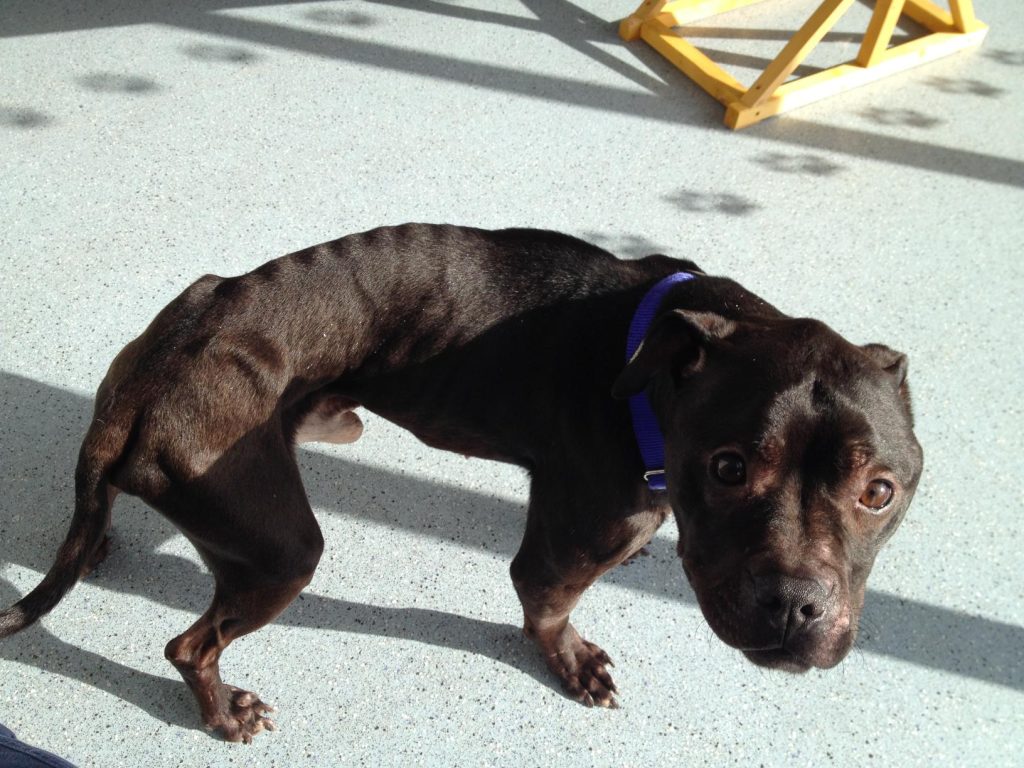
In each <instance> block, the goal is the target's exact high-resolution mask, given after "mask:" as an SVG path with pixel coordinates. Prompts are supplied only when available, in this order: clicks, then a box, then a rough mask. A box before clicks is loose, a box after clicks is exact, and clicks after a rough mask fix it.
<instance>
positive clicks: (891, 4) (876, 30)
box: [857, 0, 906, 67]
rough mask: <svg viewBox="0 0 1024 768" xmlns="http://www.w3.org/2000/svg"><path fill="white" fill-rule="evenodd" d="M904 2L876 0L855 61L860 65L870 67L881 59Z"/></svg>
mask: <svg viewBox="0 0 1024 768" xmlns="http://www.w3.org/2000/svg"><path fill="white" fill-rule="evenodd" d="M905 2H906V0H878V3H877V4H876V5H875V11H874V13H873V14H871V21H870V22H868V28H867V31H866V32H865V33H864V41H863V42H862V43H861V46H860V52H859V53H858V54H857V63H858V64H860V66H862V67H870V66H872V65H873V64H877V63H878V61H879V59H881V57H882V54H883V53H885V49H886V48H888V47H889V42H890V41H891V40H892V33H893V30H894V29H896V22H897V21H899V18H900V14H901V13H902V12H903V4H904V3H905Z"/></svg>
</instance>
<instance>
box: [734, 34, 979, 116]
mask: <svg viewBox="0 0 1024 768" xmlns="http://www.w3.org/2000/svg"><path fill="white" fill-rule="evenodd" d="M987 32H988V27H985V26H984V25H982V28H981V29H977V30H975V31H974V32H968V33H966V34H964V33H959V32H937V33H934V34H931V35H927V36H926V37H922V38H918V39H917V40H911V41H910V42H907V43H903V44H902V45H898V46H895V47H894V48H890V49H889V50H888V51H885V52H884V53H883V54H882V57H881V59H880V60H879V62H878V63H876V64H875V65H873V66H871V67H862V66H860V65H858V64H855V63H849V64H841V65H840V66H838V67H832V68H831V69H826V70H824V71H822V72H817V73H815V74H813V75H808V76H807V77H801V78H800V79H799V80H794V81H792V82H789V83H786V84H784V85H782V86H780V87H779V88H778V90H776V91H775V93H774V94H772V96H771V97H770V98H768V99H767V100H765V101H764V102H762V103H760V104H758V105H757V106H754V107H750V106H747V105H746V104H744V103H743V102H742V101H736V102H733V103H732V104H730V105H729V107H728V108H727V109H726V113H725V124H726V125H728V126H729V127H730V128H736V129H739V128H745V127H746V126H748V125H752V124H754V123H757V122H760V121H761V120H764V119H765V118H767V117H772V116H773V115H778V114H782V113H783V112H789V111H790V110H793V109H796V108H797V107H802V106H804V105H806V104H810V103H811V102H814V101H818V100H819V99H823V98H826V97H828V96H832V95H834V94H836V93H840V92H842V91H847V90H850V89H852V88H857V87H859V86H861V85H866V84H868V83H872V82H875V81H876V80H881V79H882V78H884V77H888V76H889V75H892V74H895V73H897V72H902V71H904V70H907V69H911V68H913V67H917V66H919V65H921V64H926V63H928V62H930V61H933V60H935V59H938V58H942V57H943V56H948V55H950V54H951V53H955V52H957V51H961V50H964V49H966V48H972V47H974V46H977V45H980V44H981V41H982V40H984V38H985V34H986V33H987Z"/></svg>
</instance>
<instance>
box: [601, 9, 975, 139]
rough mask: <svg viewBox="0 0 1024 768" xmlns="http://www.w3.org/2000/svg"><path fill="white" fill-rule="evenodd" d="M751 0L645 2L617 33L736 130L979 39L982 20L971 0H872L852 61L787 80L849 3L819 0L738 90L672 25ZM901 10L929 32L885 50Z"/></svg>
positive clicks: (944, 53) (734, 82) (939, 56)
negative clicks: (704, 98)
mask: <svg viewBox="0 0 1024 768" xmlns="http://www.w3.org/2000/svg"><path fill="white" fill-rule="evenodd" d="M757 2H762V0H646V1H645V2H644V3H642V4H641V5H640V7H639V8H637V9H636V11H634V12H633V14H632V15H630V16H629V17H627V18H625V19H623V21H622V23H621V24H620V25H619V35H620V36H621V37H622V38H623V39H624V40H636V39H637V38H638V37H639V38H643V39H644V40H645V41H646V42H647V43H648V44H649V45H651V46H652V47H653V48H654V49H655V50H656V51H658V53H660V54H661V55H662V56H664V57H665V58H666V59H668V60H669V61H670V62H671V63H672V64H674V65H675V66H676V67H677V68H679V69H680V70H682V72H683V74H685V75H686V76H687V77H689V78H690V79H691V80H693V81H694V82H695V83H696V84H697V85H699V86H700V87H701V88H703V89H704V90H705V91H707V92H708V93H709V94H710V95H711V96H712V97H714V98H715V99H716V100H718V101H719V102H721V103H722V104H724V105H725V108H726V109H725V124H726V125H727V126H729V127H730V128H736V129H738V128H745V127H746V126H748V125H752V124H754V123H757V122H760V121H761V120H764V119H765V118H767V117H772V116H773V115H779V114H782V113H783V112H789V111H790V110H792V109H796V108H797V107H802V106H803V105H805V104H809V103H811V102H812V101H817V100H818V99H822V98H825V97H826V96H832V95H834V94H837V93H841V92H843V91H847V90H850V89H851V88H856V87H857V86H860V85H864V84H866V83H871V82H874V81H875V80H880V79H881V78H883V77H887V76H889V75H891V74H894V73H896V72H902V71H903V70H906V69H910V68H911V67H916V66H918V65H920V64H924V63H926V62H929V61H932V60H934V59H938V58H941V57H943V56H948V55H949V54H951V53H955V52H956V51H961V50H964V49H965V48H972V47H974V46H977V45H980V44H981V41H982V40H983V39H984V37H985V33H986V32H988V26H987V25H985V24H982V23H981V22H980V21H978V20H977V19H976V18H975V16H974V8H973V5H972V0H949V6H950V9H949V10H948V11H946V10H944V9H942V8H940V7H939V6H937V5H936V4H935V3H933V2H932V1H931V0H876V2H875V9H874V12H873V13H872V16H871V20H870V22H868V26H867V29H866V30H865V32H864V39H863V42H862V43H861V46H860V51H859V53H858V54H857V58H856V59H855V60H854V61H851V62H847V63H845V64H840V65H838V66H835V67H830V68H828V69H824V70H822V71H820V72H816V73H814V74H813V75H807V76H805V77H800V78H797V79H795V80H788V78H789V77H790V75H792V74H793V72H794V71H795V70H796V68H797V67H799V66H800V64H801V63H802V62H803V61H804V59H805V58H807V55H808V54H809V53H810V52H811V50H812V49H813V48H814V47H815V46H816V45H817V44H818V43H819V42H821V39H822V38H823V37H825V35H826V34H828V32H829V30H830V29H832V27H833V26H834V25H835V23H836V22H837V21H838V20H839V18H840V17H841V16H842V15H843V14H844V13H845V12H846V11H847V9H848V8H849V7H850V6H851V5H852V4H853V2H854V0H824V1H823V2H822V3H821V5H819V6H818V8H817V10H816V11H814V13H813V14H812V15H811V17H810V18H809V19H808V20H807V21H806V22H805V23H804V25H803V26H802V27H800V29H798V30H797V31H796V33H795V34H794V35H793V37H792V38H791V39H790V40H789V42H788V43H787V44H786V45H785V47H783V49H782V51H781V52H780V53H779V55H778V56H776V57H775V58H774V59H773V60H772V61H771V62H770V63H769V64H768V66H767V67H766V68H765V70H764V72H762V73H761V75H760V77H758V78H757V80H755V81H754V83H753V84H752V85H751V86H750V87H749V88H746V87H744V86H743V84H742V83H740V82H739V81H738V80H736V79H735V78H734V77H733V76H732V75H730V74H729V73H728V72H726V71H725V70H724V69H722V67H720V66H719V65H718V64H716V63H715V62H714V61H712V60H711V59H710V58H709V57H708V56H706V55H705V54H704V53H703V52H701V51H700V49H698V48H697V47H696V46H695V45H693V44H692V43H690V42H689V41H688V40H686V39H685V38H684V37H682V36H681V35H679V34H678V33H676V31H675V30H674V27H677V26H681V25H683V24H688V23H691V22H693V21H697V20H699V19H704V18H707V17H708V16H714V15H715V14H718V13H724V12H725V11H731V10H734V9H736V8H742V7H744V6H747V5H752V4H753V3H757ZM901 13H905V14H906V15H907V16H908V17H909V18H910V19H912V20H914V21H916V22H917V23H918V24H920V25H921V26H923V27H924V28H925V29H927V30H928V32H929V34H927V35H925V36H924V37H921V38H918V39H916V40H911V41H910V42H906V43H902V44H900V45H896V46H893V47H892V48H890V47H889V43H890V42H891V41H892V35H893V31H894V30H895V28H896V22H897V21H898V20H899V18H900V14H901ZM787 80H788V82H787Z"/></svg>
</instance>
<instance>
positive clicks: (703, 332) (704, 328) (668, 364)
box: [612, 309, 736, 399]
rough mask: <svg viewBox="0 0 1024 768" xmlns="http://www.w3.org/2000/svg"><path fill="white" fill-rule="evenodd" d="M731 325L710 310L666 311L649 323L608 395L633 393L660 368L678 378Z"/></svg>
mask: <svg viewBox="0 0 1024 768" xmlns="http://www.w3.org/2000/svg"><path fill="white" fill-rule="evenodd" d="M735 328H736V324H735V323H734V322H733V321H732V320H727V319H725V318H724V317H722V316H721V315H716V314H714V313H712V312H691V311H689V310H685V309H674V310H672V311H671V312H666V313H665V314H663V315H662V316H661V317H659V318H657V319H656V320H655V321H654V323H652V324H651V327H650V329H649V330H648V331H647V335H646V336H645V337H644V340H643V341H642V342H641V343H640V346H639V347H637V350H636V352H635V353H634V354H633V358H632V359H631V360H630V361H629V362H628V363H626V367H625V368H624V369H623V371H622V373H620V374H619V377H618V378H617V379H616V380H615V384H614V385H613V386H612V397H615V398H619V399H621V398H625V397H629V396H631V395H635V394H636V393H637V392H640V391H642V390H643V389H644V388H645V387H646V386H647V384H648V383H649V382H650V380H651V379H653V378H654V377H655V376H656V375H657V374H658V373H660V372H662V371H664V370H670V371H671V372H672V375H673V376H675V377H676V378H677V381H678V379H681V378H682V377H683V376H685V375H687V374H688V373H692V372H693V371H695V370H697V369H698V368H699V367H700V365H701V363H702V362H703V360H704V349H705V348H706V347H707V345H708V344H710V343H712V342H713V341H714V340H716V339H722V338H725V337H726V336H728V335H729V334H730V333H732V332H733V330H735Z"/></svg>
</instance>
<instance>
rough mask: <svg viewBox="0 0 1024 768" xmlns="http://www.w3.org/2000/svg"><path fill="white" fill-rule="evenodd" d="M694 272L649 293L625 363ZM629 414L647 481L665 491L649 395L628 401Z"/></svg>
mask: <svg viewBox="0 0 1024 768" xmlns="http://www.w3.org/2000/svg"><path fill="white" fill-rule="evenodd" d="M694 277H695V275H694V274H693V273H692V272H676V273H674V274H671V275H669V276H668V277H666V278H663V279H662V280H660V281H659V282H658V283H656V284H655V285H654V287H653V288H651V290H649V291H648V292H647V294H646V295H645V296H644V298H643V299H642V300H641V302H640V305H639V306H638V307H637V308H636V313H635V314H634V315H633V321H632V322H631V323H630V324H629V335H628V336H627V337H626V361H627V362H629V361H630V360H632V359H633V355H635V354H636V350H637V348H638V347H639V346H640V343H641V342H642V341H643V340H644V336H646V335H647V330H648V329H649V328H650V326H651V321H652V320H654V315H655V313H657V311H658V307H660V306H661V302H662V300H663V299H664V298H665V294H666V293H668V291H669V289H670V288H672V287H673V286H675V285H678V284H679V283H685V282H686V281H687V280H692V279H693V278H694ZM629 410H630V412H631V413H632V414H633V433H634V434H635V435H636V444H637V445H638V446H639V447H640V455H641V456H642V457H643V460H644V469H645V470H646V471H645V472H644V480H646V481H647V485H648V487H649V488H650V489H651V490H652V491H663V490H665V436H664V435H663V434H662V433H661V428H660V427H659V426H658V420H657V419H656V418H655V417H654V411H653V410H651V401H650V400H649V399H648V397H647V393H646V392H640V393H638V394H635V395H633V396H632V397H630V398H629Z"/></svg>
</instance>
